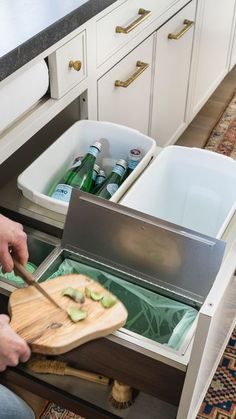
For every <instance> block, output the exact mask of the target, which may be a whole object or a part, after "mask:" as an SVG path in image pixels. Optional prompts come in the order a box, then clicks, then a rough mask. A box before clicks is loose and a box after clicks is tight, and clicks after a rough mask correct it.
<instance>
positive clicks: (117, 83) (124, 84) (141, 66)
mask: <svg viewBox="0 0 236 419" xmlns="http://www.w3.org/2000/svg"><path fill="white" fill-rule="evenodd" d="M136 67H138V69H137V70H136V71H135V73H133V74H132V75H131V76H130V77H129V78H128V79H127V80H125V81H121V80H116V81H115V86H116V87H128V86H129V85H130V84H131V83H133V81H134V80H136V79H137V78H138V77H139V76H140V74H142V73H143V72H144V71H145V70H146V69H147V68H148V67H149V64H146V63H143V62H142V61H137V63H136Z"/></svg>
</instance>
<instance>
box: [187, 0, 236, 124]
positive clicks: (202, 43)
mask: <svg viewBox="0 0 236 419" xmlns="http://www.w3.org/2000/svg"><path fill="white" fill-rule="evenodd" d="M234 7H235V0H227V1H222V0H201V1H200V2H199V11H198V16H197V22H198V23H197V26H196V32H195V40H194V56H193V65H192V69H191V73H192V74H191V86H192V87H191V89H192V94H191V100H190V102H191V103H190V111H189V113H190V119H192V118H193V117H194V116H195V115H196V113H197V112H198V111H199V110H200V108H201V107H202V106H203V105H204V103H205V102H206V100H207V99H208V98H209V96H210V95H211V94H212V93H213V91H214V90H215V89H216V87H217V86H218V85H219V83H220V82H221V81H222V80H223V78H224V77H225V75H226V74H227V72H228V59H229V52H230V44H231V36H232V29H233V19H234Z"/></svg>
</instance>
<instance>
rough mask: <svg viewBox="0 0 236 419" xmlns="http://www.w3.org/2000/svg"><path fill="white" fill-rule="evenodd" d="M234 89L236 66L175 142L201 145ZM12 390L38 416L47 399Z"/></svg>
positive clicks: (192, 145)
mask: <svg viewBox="0 0 236 419" xmlns="http://www.w3.org/2000/svg"><path fill="white" fill-rule="evenodd" d="M235 89H236V67H235V68H234V69H233V70H232V71H231V72H230V73H229V74H228V75H227V76H226V77H225V79H224V80H223V82H222V83H221V84H220V86H219V87H218V88H217V89H216V91H215V92H214V93H213V95H212V96H211V97H210V99H209V100H208V102H207V103H206V104H205V105H204V106H203V108H202V109H201V110H200V112H199V113H198V114H197V116H196V117H195V118H194V120H193V121H192V123H191V124H190V125H189V127H188V128H187V129H186V131H185V132H184V133H183V134H182V136H181V137H180V138H179V140H178V141H177V143H176V144H178V145H182V146H186V147H203V146H204V144H205V143H206V140H207V138H208V136H209V134H210V133H211V131H212V129H213V128H214V126H215V124H216V122H217V121H218V119H219V118H220V116H221V114H222V112H223V111H224V109H225V107H226V105H227V104H228V102H229V101H230V99H231V97H232V95H233V93H234V91H235ZM14 391H15V392H16V393H17V394H19V395H20V396H21V397H22V398H23V399H24V400H26V401H27V402H28V404H29V405H31V406H32V408H33V409H34V411H35V413H36V415H37V417H39V415H40V413H41V412H42V409H43V408H44V406H45V405H46V403H47V401H46V400H44V399H41V398H40V397H38V396H35V395H33V394H31V393H29V392H26V391H23V390H22V389H19V388H17V387H14ZM46 397H47V395H46V394H45V398H46Z"/></svg>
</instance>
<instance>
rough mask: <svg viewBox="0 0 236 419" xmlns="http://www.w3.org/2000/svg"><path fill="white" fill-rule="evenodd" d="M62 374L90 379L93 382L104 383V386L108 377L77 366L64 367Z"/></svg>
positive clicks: (107, 381) (107, 382)
mask: <svg viewBox="0 0 236 419" xmlns="http://www.w3.org/2000/svg"><path fill="white" fill-rule="evenodd" d="M64 374H65V375H72V376H74V377H78V378H83V379H85V380H88V381H92V382H94V383H100V384H104V385H105V386H107V385H108V384H109V378H108V377H104V376H103V375H100V374H95V373H94V372H89V371H82V370H78V369H77V368H72V367H66V368H65V371H64Z"/></svg>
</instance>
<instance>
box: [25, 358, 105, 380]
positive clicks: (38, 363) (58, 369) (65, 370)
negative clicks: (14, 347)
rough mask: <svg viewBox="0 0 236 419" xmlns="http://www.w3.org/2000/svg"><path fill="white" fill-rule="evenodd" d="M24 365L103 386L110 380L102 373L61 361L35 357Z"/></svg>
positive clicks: (33, 369)
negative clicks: (68, 364)
mask: <svg viewBox="0 0 236 419" xmlns="http://www.w3.org/2000/svg"><path fill="white" fill-rule="evenodd" d="M26 365H27V367H28V368H29V369H30V370H32V371H34V372H36V373H42V374H56V375H71V376H74V377H78V378H82V379H84V380H88V381H92V382H94V383H99V384H103V385H105V386H107V385H108V384H109V381H110V379H109V378H108V377H104V376H103V375H100V374H96V373H94V372H90V371H84V370H79V369H77V368H72V367H69V366H67V364H66V363H65V362H62V361H56V360H49V359H40V358H39V359H37V358H35V359H31V360H30V361H28V362H27V364H26Z"/></svg>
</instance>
